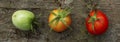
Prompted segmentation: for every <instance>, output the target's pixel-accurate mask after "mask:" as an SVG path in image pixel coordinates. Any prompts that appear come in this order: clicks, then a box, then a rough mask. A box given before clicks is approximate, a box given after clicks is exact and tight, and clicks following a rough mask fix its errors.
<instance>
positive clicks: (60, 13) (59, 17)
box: [49, 7, 71, 28]
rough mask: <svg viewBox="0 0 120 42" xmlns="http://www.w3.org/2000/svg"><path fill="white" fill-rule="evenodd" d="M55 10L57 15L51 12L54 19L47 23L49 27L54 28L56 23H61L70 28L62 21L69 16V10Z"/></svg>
mask: <svg viewBox="0 0 120 42" xmlns="http://www.w3.org/2000/svg"><path fill="white" fill-rule="evenodd" d="M57 10H58V12H57V13H54V12H53V11H52V12H51V13H52V14H53V15H54V16H55V18H54V19H53V20H51V21H50V22H49V25H51V24H54V25H53V26H56V25H57V24H58V22H59V21H61V22H62V23H63V24H64V25H65V26H67V27H68V28H71V27H69V26H68V25H67V23H66V21H65V20H64V18H65V17H67V16H68V15H69V14H70V12H71V8H69V7H67V8H65V9H61V8H58V9H57ZM54 22H55V23H54Z"/></svg>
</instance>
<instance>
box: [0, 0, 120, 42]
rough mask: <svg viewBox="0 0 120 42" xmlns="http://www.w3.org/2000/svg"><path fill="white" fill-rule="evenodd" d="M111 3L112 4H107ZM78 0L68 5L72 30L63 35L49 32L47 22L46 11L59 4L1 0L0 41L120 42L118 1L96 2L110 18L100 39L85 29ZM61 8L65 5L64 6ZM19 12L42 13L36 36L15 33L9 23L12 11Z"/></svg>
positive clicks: (42, 0) (51, 0) (45, 0)
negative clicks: (23, 10) (106, 28)
mask: <svg viewBox="0 0 120 42" xmlns="http://www.w3.org/2000/svg"><path fill="white" fill-rule="evenodd" d="M110 3H111V4H110ZM81 4H82V2H81V1H80V0H74V1H73V2H72V3H71V4H70V6H71V7H74V8H73V9H72V12H71V16H72V22H73V23H72V25H71V27H72V30H70V29H68V30H67V31H65V32H62V33H56V32H54V31H52V32H49V29H50V28H49V26H48V25H47V24H48V22H47V19H48V15H49V12H50V11H51V10H53V9H54V8H58V5H57V4H56V3H54V0H0V42H120V13H119V12H120V8H119V7H120V0H108V1H107V0H99V4H100V5H99V8H100V9H101V10H102V11H103V12H104V13H106V15H107V17H108V18H109V29H108V30H107V32H106V33H105V34H103V35H100V36H91V35H89V34H88V33H87V31H86V29H85V24H84V22H85V18H86V16H87V14H88V13H87V12H86V11H87V10H86V8H85V7H84V6H83V5H81ZM63 5H64V4H63ZM19 9H26V10H30V11H32V12H34V13H35V15H36V17H37V16H38V14H42V16H41V17H40V18H38V20H39V22H40V24H42V25H41V27H39V28H38V31H37V33H31V34H30V32H27V33H26V32H23V31H19V30H16V29H14V28H16V27H15V26H14V25H13V24H12V21H11V16H12V14H13V12H15V11H16V10H19Z"/></svg>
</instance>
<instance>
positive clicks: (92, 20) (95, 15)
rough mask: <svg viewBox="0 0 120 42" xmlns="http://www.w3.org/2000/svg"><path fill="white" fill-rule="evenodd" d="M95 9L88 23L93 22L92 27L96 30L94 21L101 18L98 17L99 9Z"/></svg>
mask: <svg viewBox="0 0 120 42" xmlns="http://www.w3.org/2000/svg"><path fill="white" fill-rule="evenodd" d="M94 11H95V13H94V15H93V16H90V19H89V20H88V23H92V29H93V31H94V32H95V28H94V23H95V21H97V20H99V19H98V18H97V11H96V10H94Z"/></svg>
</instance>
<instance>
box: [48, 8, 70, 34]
mask: <svg viewBox="0 0 120 42" xmlns="http://www.w3.org/2000/svg"><path fill="white" fill-rule="evenodd" d="M65 12H66V13H67V12H69V11H66V10H64V9H55V10H53V11H52V12H51V13H50V15H49V18H48V22H49V26H50V28H51V29H52V30H54V31H55V32H63V31H65V30H66V29H67V28H68V27H69V26H70V25H71V22H72V21H71V17H70V15H69V14H70V13H68V14H67V15H66V14H64V13H65ZM65 15H66V16H65ZM57 16H58V17H57ZM55 18H58V19H55ZM53 20H54V21H53ZM51 21H53V22H51Z"/></svg>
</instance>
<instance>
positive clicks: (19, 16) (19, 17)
mask: <svg viewBox="0 0 120 42" xmlns="http://www.w3.org/2000/svg"><path fill="white" fill-rule="evenodd" d="M34 18H35V16H34V14H33V13H32V12H30V11H27V10H18V11H16V12H14V13H13V15H12V22H13V24H14V25H15V26H16V27H17V28H18V29H20V30H31V29H32V28H33V27H32V22H33V19H34Z"/></svg>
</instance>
